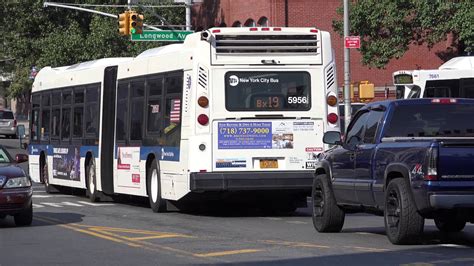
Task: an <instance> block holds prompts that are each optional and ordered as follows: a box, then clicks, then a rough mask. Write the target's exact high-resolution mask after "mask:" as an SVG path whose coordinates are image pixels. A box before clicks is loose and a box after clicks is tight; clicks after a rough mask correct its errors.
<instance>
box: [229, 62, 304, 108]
mask: <svg viewBox="0 0 474 266" xmlns="http://www.w3.org/2000/svg"><path fill="white" fill-rule="evenodd" d="M310 88H311V84H310V75H309V73H307V72H235V71H231V72H227V73H226V75H225V105H226V109H227V110H229V111H307V110H309V109H310V108H311V104H310V102H311V101H310V99H311V98H310V96H311V95H310Z"/></svg>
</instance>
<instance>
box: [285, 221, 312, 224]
mask: <svg viewBox="0 0 474 266" xmlns="http://www.w3.org/2000/svg"><path fill="white" fill-rule="evenodd" d="M287 223H289V224H308V223H307V222H301V221H287Z"/></svg>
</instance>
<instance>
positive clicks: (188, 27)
mask: <svg viewBox="0 0 474 266" xmlns="http://www.w3.org/2000/svg"><path fill="white" fill-rule="evenodd" d="M184 4H185V5H186V30H191V7H192V0H185V3H184Z"/></svg>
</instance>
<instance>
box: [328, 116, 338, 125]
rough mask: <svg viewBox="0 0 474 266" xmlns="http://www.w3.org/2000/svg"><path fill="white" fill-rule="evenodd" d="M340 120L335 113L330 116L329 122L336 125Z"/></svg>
mask: <svg viewBox="0 0 474 266" xmlns="http://www.w3.org/2000/svg"><path fill="white" fill-rule="evenodd" d="M338 120H339V116H338V115H337V114H335V113H330V114H328V122H329V123H330V124H336V123H337V121H338Z"/></svg>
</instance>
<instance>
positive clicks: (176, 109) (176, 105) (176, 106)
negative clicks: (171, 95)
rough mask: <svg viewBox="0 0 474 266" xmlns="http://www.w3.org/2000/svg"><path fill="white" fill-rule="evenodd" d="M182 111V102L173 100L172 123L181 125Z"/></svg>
mask: <svg viewBox="0 0 474 266" xmlns="http://www.w3.org/2000/svg"><path fill="white" fill-rule="evenodd" d="M180 111H181V100H180V99H172V100H171V112H170V122H173V123H179V122H180V120H181V118H180V117H179V116H180Z"/></svg>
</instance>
